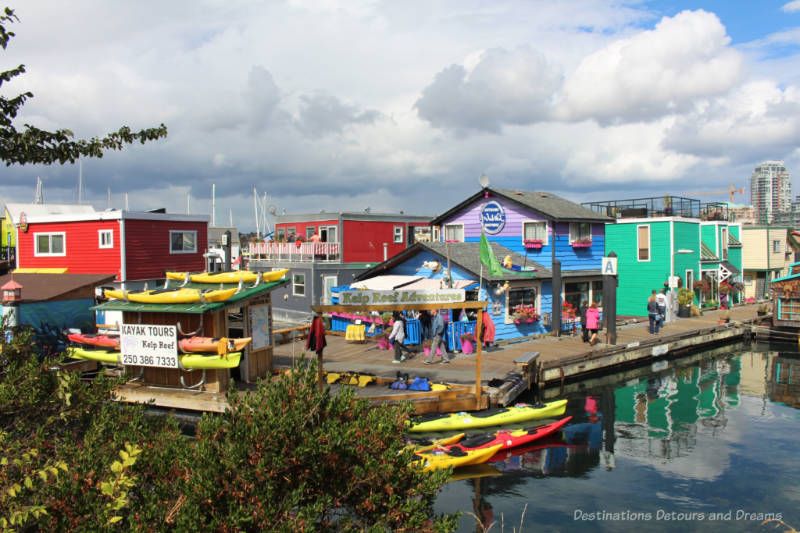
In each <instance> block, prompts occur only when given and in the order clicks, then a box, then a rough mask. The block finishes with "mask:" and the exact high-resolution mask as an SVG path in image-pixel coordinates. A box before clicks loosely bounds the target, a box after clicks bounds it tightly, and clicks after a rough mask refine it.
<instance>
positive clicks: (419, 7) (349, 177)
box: [0, 0, 800, 231]
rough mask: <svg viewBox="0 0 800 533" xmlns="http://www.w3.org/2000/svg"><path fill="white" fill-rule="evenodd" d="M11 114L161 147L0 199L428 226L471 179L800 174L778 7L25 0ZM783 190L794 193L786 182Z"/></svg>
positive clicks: (795, 98)
mask: <svg viewBox="0 0 800 533" xmlns="http://www.w3.org/2000/svg"><path fill="white" fill-rule="evenodd" d="M10 7H12V8H14V9H15V10H16V14H17V16H18V17H19V19H20V20H19V23H15V24H13V25H11V27H9V28H8V29H11V30H13V31H14V32H15V33H16V37H15V38H13V39H12V40H11V42H10V43H9V46H8V48H7V49H6V50H0V70H8V69H11V68H14V67H16V66H17V65H19V64H24V65H25V68H26V70H27V72H26V73H25V74H23V75H22V76H19V77H17V78H14V79H13V80H12V81H11V82H9V83H3V85H2V87H0V94H2V95H4V96H6V97H13V96H16V95H17V94H19V93H21V92H24V91H31V92H33V94H34V98H32V99H31V100H29V101H28V102H27V103H26V105H25V106H24V107H23V112H22V113H21V115H20V116H18V117H17V119H16V121H15V123H16V124H18V125H21V124H32V125H35V126H37V127H39V128H44V129H56V128H67V129H70V130H72V131H73V132H74V133H75V135H76V136H77V137H80V138H88V137H94V136H102V135H104V134H106V133H108V132H111V131H115V130H117V129H118V128H119V127H121V126H123V125H126V126H129V127H130V128H132V129H134V130H139V129H142V128H148V127H155V126H158V125H159V124H161V123H162V122H163V123H164V124H166V125H167V128H168V130H169V135H168V137H167V138H166V139H162V140H158V141H154V142H150V143H146V144H144V145H139V144H137V145H135V146H129V147H126V148H125V149H124V150H123V151H120V152H108V153H107V154H106V155H105V156H104V157H103V158H102V159H85V160H84V161H83V162H82V165H81V166H82V169H80V170H79V166H78V165H77V164H75V165H69V164H68V165H64V166H61V165H52V166H44V165H24V166H11V167H0V176H2V178H0V203H2V204H5V203H7V202H22V203H26V202H32V201H33V200H34V196H35V185H36V179H37V177H40V178H41V179H42V182H43V186H44V201H45V202H47V203H74V202H77V201H78V181H79V179H78V177H79V174H80V175H81V176H82V180H81V181H82V184H83V187H82V201H83V203H90V204H92V205H93V206H94V207H95V208H96V209H105V208H107V207H108V205H109V191H110V206H111V207H112V208H116V209H122V208H123V207H124V202H125V198H126V197H127V199H128V207H129V209H131V210H147V209H154V208H160V207H164V208H166V209H167V210H168V212H173V213H186V212H187V210H188V212H190V213H192V214H206V215H211V211H212V209H211V196H212V185H216V209H215V213H214V214H215V219H216V223H217V224H218V225H227V224H228V223H229V222H230V221H231V220H232V222H233V224H234V225H236V226H237V227H239V229H240V230H241V231H251V230H254V229H255V225H256V222H255V220H256V214H255V211H256V209H255V206H254V203H255V202H254V200H253V191H254V189H255V190H256V191H257V194H258V195H259V197H260V198H262V197H263V195H264V194H265V193H266V196H267V198H266V204H265V205H267V206H275V211H276V212H277V213H282V212H284V210H285V212H286V213H288V214H302V213H318V212H320V211H322V210H325V211H334V212H335V211H362V210H364V209H366V208H369V209H370V210H371V212H372V213H376V212H382V213H388V212H391V213H397V212H400V211H402V212H404V213H406V214H416V215H437V214H439V213H442V212H444V211H446V210H447V209H450V208H451V207H453V206H454V205H456V204H457V203H459V202H460V201H462V200H463V199H464V198H465V197H466V196H468V195H471V194H473V193H475V192H476V191H477V190H478V188H479V185H478V177H479V176H480V175H481V174H486V175H487V176H488V177H489V180H490V183H491V185H492V186H495V187H499V188H508V189H521V190H536V191H548V192H551V193H554V194H557V195H560V196H563V197H565V198H567V199H569V200H572V201H575V202H586V201H601V200H619V199H626V198H639V197H650V196H663V195H665V194H670V195H678V196H690V197H695V198H699V199H701V200H703V201H719V200H726V199H727V198H728V195H727V194H720V193H716V194H702V195H701V194H697V193H700V192H713V191H722V190H727V189H728V188H729V186H730V184H733V185H734V186H735V187H736V188H744V189H745V194H744V195H741V194H737V195H736V201H737V202H742V203H749V177H750V174H751V173H752V171H753V169H754V167H755V166H756V165H758V163H759V162H761V161H763V160H773V159H778V160H783V161H785V163H786V166H787V168H788V170H789V171H790V172H792V174H793V181H796V179H797V176H800V148H798V147H799V146H800V143H799V142H798V141H800V0H793V1H790V2H787V1H786V0H784V1H778V2H774V1H770V0H762V1H759V2H755V1H751V0H741V1H735V0H713V1H712V0H708V1H698V2H689V1H668V0H659V1H600V0H572V1H558V0H542V1H537V0H522V1H514V0H485V1H476V0H452V1H451V0H424V1H417V0H404V1H402V2H398V1H392V0H389V1H378V0H319V1H305V0H286V1H277V0H275V1H266V2H254V1H244V0H225V1H223V0H213V1H211V0H170V1H169V2H155V1H152V0H141V1H139V2H107V1H105V0H76V1H74V2H61V1H56V0H25V2H21V3H20V4H19V5H16V6H15V5H11V6H10ZM794 193H795V194H798V193H800V187H795V188H794Z"/></svg>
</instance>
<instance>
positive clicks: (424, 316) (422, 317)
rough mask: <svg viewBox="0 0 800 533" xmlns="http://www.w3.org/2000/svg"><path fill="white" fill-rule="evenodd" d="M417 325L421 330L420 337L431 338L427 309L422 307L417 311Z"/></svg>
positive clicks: (429, 315) (429, 316) (429, 318)
mask: <svg viewBox="0 0 800 533" xmlns="http://www.w3.org/2000/svg"><path fill="white" fill-rule="evenodd" d="M417 318H419V325H420V329H421V330H422V332H421V333H422V339H423V340H425V339H430V338H431V314H430V313H429V312H428V311H427V309H423V310H422V311H420V313H419V317H417Z"/></svg>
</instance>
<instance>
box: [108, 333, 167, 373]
mask: <svg viewBox="0 0 800 533" xmlns="http://www.w3.org/2000/svg"><path fill="white" fill-rule="evenodd" d="M119 346H120V352H121V355H122V364H123V365H135V366H157V367H161V368H179V367H178V332H177V331H176V328H175V326H156V325H150V324H122V326H121V328H120V335H119Z"/></svg>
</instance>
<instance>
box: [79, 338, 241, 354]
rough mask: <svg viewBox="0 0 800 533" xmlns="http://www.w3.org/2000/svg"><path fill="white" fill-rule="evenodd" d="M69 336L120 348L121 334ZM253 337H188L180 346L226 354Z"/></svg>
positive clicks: (191, 349) (184, 348)
mask: <svg viewBox="0 0 800 533" xmlns="http://www.w3.org/2000/svg"><path fill="white" fill-rule="evenodd" d="M67 338H68V339H69V340H70V341H72V342H75V343H78V344H88V345H89V346H98V347H101V348H113V349H115V350H119V336H113V335H95V334H92V333H70V334H69V335H67ZM251 340H252V337H244V338H237V339H228V338H225V337H223V338H219V337H186V338H185V339H181V340H179V341H178V346H179V348H180V350H181V351H183V352H203V353H215V354H218V355H219V354H224V353H228V352H240V351H242V350H243V349H244V348H245V346H247V345H248V344H250V341H251Z"/></svg>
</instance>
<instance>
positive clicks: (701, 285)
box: [692, 279, 711, 296]
mask: <svg viewBox="0 0 800 533" xmlns="http://www.w3.org/2000/svg"><path fill="white" fill-rule="evenodd" d="M692 288H693V289H694V290H696V291H700V292H701V293H702V294H703V295H704V296H708V295H709V293H710V292H711V284H710V283H709V282H708V280H707V279H701V280H697V281H695V282H694V284H693V285H692Z"/></svg>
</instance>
